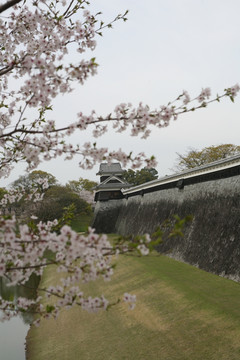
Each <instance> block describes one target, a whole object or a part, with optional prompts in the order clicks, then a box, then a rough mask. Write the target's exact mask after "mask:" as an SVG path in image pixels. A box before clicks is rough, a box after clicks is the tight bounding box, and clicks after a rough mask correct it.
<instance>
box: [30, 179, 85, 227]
mask: <svg viewBox="0 0 240 360" xmlns="http://www.w3.org/2000/svg"><path fill="white" fill-rule="evenodd" d="M72 204H73V205H74V208H75V215H88V214H91V212H92V209H91V206H90V205H89V204H88V203H87V202H86V201H85V200H83V199H81V198H80V197H79V196H78V195H77V194H76V193H74V192H73V191H72V190H71V189H69V188H67V187H66V186H59V185H53V186H52V187H50V188H49V189H48V190H47V191H46V193H45V195H44V198H43V200H42V201H41V202H40V203H39V206H38V208H37V210H36V216H37V217H38V220H42V221H48V220H54V219H60V218H61V217H62V216H63V214H64V211H65V209H66V208H67V207H69V206H70V205H72Z"/></svg>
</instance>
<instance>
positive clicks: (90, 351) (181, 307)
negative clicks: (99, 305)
mask: <svg viewBox="0 0 240 360" xmlns="http://www.w3.org/2000/svg"><path fill="white" fill-rule="evenodd" d="M55 277H56V274H55V272H54V269H53V268H48V269H47V271H46V272H45V276H44V278H43V280H42V281H43V282H44V283H50V282H51V281H52V279H54V278H55ZM83 287H84V290H85V291H86V292H91V293H94V295H101V294H102V293H103V294H104V295H105V296H106V297H108V298H109V299H112V300H114V299H116V298H118V297H120V296H122V294H123V293H124V292H126V291H127V292H131V293H134V294H136V295H137V305H136V308H135V309H134V310H128V309H127V306H125V304H120V305H117V306H116V307H114V308H112V309H110V311H108V312H100V313H98V314H89V313H86V312H84V311H82V310H81V309H80V308H77V307H74V308H72V309H70V310H68V311H64V312H63V313H62V314H61V315H60V317H59V319H58V320H56V321H54V320H44V321H42V323H41V325H40V327H39V328H35V327H31V329H30V331H29V333H28V337H27V348H28V354H27V355H28V357H27V359H28V360H40V359H41V360H53V359H54V360H55V359H57V360H103V359H104V360H124V359H126V360H132V359H136V360H145V359H146V360H147V359H150V360H151V359H154V360H155V359H160V360H175V359H176V360H210V359H211V360H239V359H240V286H239V284H237V283H234V282H233V281H230V280H227V279H223V278H220V277H218V276H215V275H212V274H209V273H206V272H204V271H201V270H199V269H197V268H194V267H192V266H190V265H186V264H183V263H180V262H177V261H175V260H173V259H170V258H167V257H165V256H154V255H153V256H148V257H142V258H137V257H123V256H121V257H120V258H119V261H118V266H117V268H116V269H115V275H114V277H113V279H112V281H111V282H108V283H104V282H101V281H99V282H95V283H92V284H86V285H84V286H83Z"/></svg>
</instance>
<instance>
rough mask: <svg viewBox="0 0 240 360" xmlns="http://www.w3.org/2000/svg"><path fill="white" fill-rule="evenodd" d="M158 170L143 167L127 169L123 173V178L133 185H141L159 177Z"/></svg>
mask: <svg viewBox="0 0 240 360" xmlns="http://www.w3.org/2000/svg"><path fill="white" fill-rule="evenodd" d="M157 174H158V172H157V170H156V169H154V168H150V169H148V168H146V167H145V168H143V169H141V170H136V171H134V170H132V169H129V170H125V171H124V173H123V179H124V180H125V181H127V182H128V183H129V184H131V185H134V186H135V185H140V184H143V183H145V182H148V181H152V180H155V179H157V178H158V176H157Z"/></svg>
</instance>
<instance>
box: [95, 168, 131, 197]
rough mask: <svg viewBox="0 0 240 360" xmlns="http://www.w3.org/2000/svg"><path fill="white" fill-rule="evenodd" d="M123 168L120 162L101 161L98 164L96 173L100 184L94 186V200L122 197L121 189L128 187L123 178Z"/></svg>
mask: <svg viewBox="0 0 240 360" xmlns="http://www.w3.org/2000/svg"><path fill="white" fill-rule="evenodd" d="M123 172H124V170H123V169H122V167H121V164H120V163H113V164H108V163H102V164H100V168H99V171H98V173H97V175H100V184H99V185H97V186H96V187H95V190H96V193H95V199H94V200H95V201H108V200H112V199H122V198H123V194H122V192H121V189H126V188H129V187H130V184H128V183H127V182H126V181H124V180H123Z"/></svg>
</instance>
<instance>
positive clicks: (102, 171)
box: [97, 163, 123, 175]
mask: <svg viewBox="0 0 240 360" xmlns="http://www.w3.org/2000/svg"><path fill="white" fill-rule="evenodd" d="M122 173H123V169H122V167H121V164H120V163H112V164H108V163H102V164H100V167H99V172H98V173H97V175H113V174H114V175H120V174H122Z"/></svg>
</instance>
